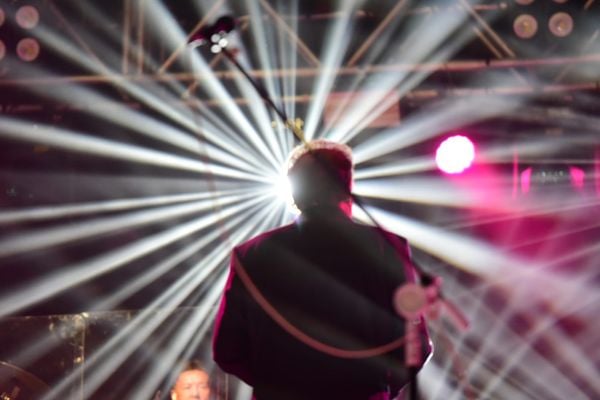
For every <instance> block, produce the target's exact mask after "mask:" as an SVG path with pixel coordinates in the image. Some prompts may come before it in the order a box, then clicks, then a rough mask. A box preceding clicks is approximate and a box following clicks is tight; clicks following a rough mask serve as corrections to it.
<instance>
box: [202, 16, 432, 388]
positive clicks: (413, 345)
mask: <svg viewBox="0 0 600 400" xmlns="http://www.w3.org/2000/svg"><path fill="white" fill-rule="evenodd" d="M231 29H233V27H230V28H228V30H227V31H225V32H222V33H220V34H223V35H224V34H225V33H226V32H228V31H229V30H231ZM227 43H228V42H225V44H224V45H220V44H219V49H218V51H217V52H219V51H220V52H222V53H223V54H224V55H225V57H227V59H228V60H229V61H230V62H231V63H232V64H233V65H234V66H235V67H236V69H237V70H238V71H239V72H241V73H242V75H243V76H244V77H245V78H246V79H247V80H248V82H249V83H250V84H251V85H252V86H253V87H254V89H255V90H256V91H257V93H258V94H259V95H260V97H261V98H262V99H263V101H264V102H265V103H266V104H267V105H268V106H269V107H270V108H271V110H273V111H274V112H275V113H276V114H277V115H278V116H279V118H280V119H281V120H282V122H283V123H284V124H285V125H286V126H287V127H288V128H289V129H290V130H291V131H292V133H293V134H294V135H295V136H296V138H297V139H298V140H299V141H300V142H301V143H303V144H307V142H306V139H305V137H304V133H303V131H302V129H301V128H300V127H298V126H297V125H296V124H295V123H293V122H291V121H290V120H289V118H288V116H287V114H286V113H285V110H284V109H283V108H279V107H277V105H276V104H275V103H274V102H273V100H272V99H271V98H270V97H269V94H268V93H267V91H266V90H265V88H264V87H262V86H261V85H260V84H259V83H258V82H257V81H256V80H255V79H254V78H253V77H252V76H250V74H249V73H248V72H247V71H246V69H245V68H244V67H243V66H242V65H241V64H240V63H239V62H238V60H236V58H235V56H234V54H233V53H232V52H231V51H229V50H228V49H227ZM213 53H216V52H215V51H213ZM348 194H349V195H350V197H351V198H352V201H353V202H354V204H356V205H357V206H358V207H359V208H360V209H361V210H362V211H363V212H364V213H365V215H366V216H367V217H368V219H369V220H370V221H371V222H372V223H373V225H374V226H375V227H376V228H377V229H379V230H380V231H383V228H382V226H381V224H379V222H377V220H376V219H375V218H374V217H373V215H372V214H371V213H370V212H369V211H368V210H367V209H366V207H365V206H364V204H363V202H362V200H361V199H360V198H359V197H358V196H356V195H355V194H354V193H352V192H349V193H348ZM383 236H384V238H386V240H387V241H388V242H390V244H392V243H391V239H389V238H388V237H387V236H386V235H385V234H384V235H383ZM406 262H410V264H411V265H412V267H413V268H414V270H415V272H417V273H418V274H419V275H420V276H422V277H425V280H429V279H431V276H430V275H429V274H426V273H424V272H423V271H422V269H421V268H420V267H419V266H417V265H416V264H415V263H413V262H411V260H407V261H406ZM405 319H406V333H405V340H406V343H405V358H406V360H405V363H406V366H407V369H408V373H409V378H410V379H409V384H408V385H409V400H418V397H419V395H418V380H417V374H418V372H419V368H420V366H421V364H422V359H421V358H422V347H421V340H420V338H421V335H420V334H421V332H420V331H419V329H420V326H421V323H424V320H423V317H422V316H421V314H420V313H419V315H418V317H416V318H415V317H412V318H408V317H406V318H405Z"/></svg>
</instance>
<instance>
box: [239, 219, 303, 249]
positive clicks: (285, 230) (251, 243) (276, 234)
mask: <svg viewBox="0 0 600 400" xmlns="http://www.w3.org/2000/svg"><path fill="white" fill-rule="evenodd" d="M294 230H295V224H294V223H291V224H288V225H284V226H280V227H278V228H274V229H271V230H269V231H266V232H263V233H261V234H260V235H257V236H254V237H253V238H252V239H249V240H247V241H245V242H243V243H241V244H239V245H237V246H236V247H235V251H236V253H237V254H238V255H241V256H243V255H246V254H248V253H249V252H251V251H253V250H256V249H259V248H261V247H264V246H265V245H266V244H268V243H271V242H273V241H277V240H284V238H285V237H287V236H290V234H292V233H293V231H294Z"/></svg>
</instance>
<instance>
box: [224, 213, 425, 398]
mask: <svg viewBox="0 0 600 400" xmlns="http://www.w3.org/2000/svg"><path fill="white" fill-rule="evenodd" d="M305 214H306V213H305ZM305 214H303V216H302V217H301V218H299V219H298V220H297V221H296V222H294V223H292V224H290V225H287V226H284V227H281V228H278V229H275V230H272V231H269V232H267V233H264V234H262V235H259V236H257V237H256V238H254V239H251V240H249V241H248V242H246V243H244V244H242V245H240V246H238V247H237V248H235V249H234V254H233V256H232V263H231V270H230V276H229V279H228V282H227V285H226V288H225V293H224V296H223V299H222V303H221V308H220V310H219V315H218V317H217V323H216V328H215V336H214V340H213V352H214V353H213V356H214V359H215V361H216V362H217V364H218V365H219V366H220V367H221V368H222V369H223V370H224V371H226V372H228V373H231V374H234V375H236V376H238V377H239V378H240V379H242V380H244V381H245V382H246V383H248V384H249V385H251V386H253V387H254V393H255V396H256V399H257V400H271V399H273V400H275V399H277V400H281V399H285V400H292V399H310V400H318V399H344V400H347V399H357V400H366V399H368V397H369V396H370V395H373V394H375V393H377V392H381V391H384V390H386V388H387V387H388V386H389V387H391V389H392V391H393V393H395V392H397V390H398V389H399V388H400V387H402V386H403V385H404V384H405V383H406V382H407V380H408V374H407V372H406V368H405V367H404V358H403V354H404V352H403V348H402V347H400V348H399V349H397V350H395V351H392V352H388V353H386V354H383V355H381V356H373V357H368V358H358V359H353V358H350V359H349V358H340V357H336V356H332V355H330V354H326V353H323V352H322V351H318V350H316V349H314V348H312V347H311V346H309V345H307V344H305V343H303V342H302V341H300V340H298V338H297V337H294V336H293V335H292V334H290V333H289V332H286V331H285V330H284V329H282V327H281V326H280V325H278V324H277V323H276V322H275V321H274V320H273V318H272V317H271V316H269V315H268V314H267V313H265V311H263V309H262V308H261V306H259V305H258V304H257V302H256V301H255V300H254V298H253V295H251V294H250V292H248V290H247V288H246V287H245V285H244V283H243V282H242V281H241V280H240V277H239V273H238V272H239V271H236V269H235V258H237V259H238V260H239V265H241V267H242V268H243V270H244V271H246V272H247V274H248V276H249V277H250V279H251V281H252V282H253V284H254V285H255V286H256V287H257V289H258V291H259V292H260V294H261V295H262V296H264V298H265V299H267V301H268V302H269V303H270V304H271V305H272V306H273V307H274V308H275V309H276V310H277V312H278V313H279V314H280V315H281V316H282V317H283V318H284V319H285V320H286V321H287V322H289V323H291V324H292V325H293V326H294V327H296V328H298V329H299V330H301V331H302V332H303V333H304V334H306V335H308V336H309V337H310V338H312V339H316V340H317V341H319V342H321V343H324V344H326V345H329V346H333V347H335V348H341V349H345V350H364V349H368V348H373V347H376V346H380V345H383V344H387V343H389V342H391V341H393V340H395V339H397V338H399V337H402V336H403V334H404V320H402V319H401V318H400V317H398V316H397V314H396V313H395V312H394V310H393V307H392V296H393V293H394V291H395V290H396V289H397V288H398V287H399V286H400V285H402V284H403V283H404V282H406V281H407V279H408V280H412V279H414V275H413V274H414V271H413V270H412V267H411V266H410V265H409V263H407V262H406V260H408V259H409V251H408V246H407V243H406V241H405V240H404V239H403V238H401V237H399V236H396V235H393V234H391V233H389V232H384V231H381V230H378V229H376V228H373V227H369V226H366V225H362V224H358V223H355V222H353V221H352V220H351V219H349V218H347V217H346V216H345V215H343V214H342V213H340V212H337V211H336V210H328V211H327V212H325V213H319V215H312V214H310V213H309V214H308V215H305ZM407 275H411V276H408V278H407Z"/></svg>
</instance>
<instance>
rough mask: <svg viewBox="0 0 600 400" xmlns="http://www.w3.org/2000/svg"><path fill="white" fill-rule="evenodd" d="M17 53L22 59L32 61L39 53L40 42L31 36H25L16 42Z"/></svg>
mask: <svg viewBox="0 0 600 400" xmlns="http://www.w3.org/2000/svg"><path fill="white" fill-rule="evenodd" d="M17 55H18V56H19V58H20V59H21V60H23V61H27V62H31V61H34V60H35V59H36V58H38V56H39V55H40V44H39V43H38V41H37V40H35V39H33V38H25V39H21V40H19V43H17Z"/></svg>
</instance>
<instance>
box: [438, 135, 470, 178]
mask: <svg viewBox="0 0 600 400" xmlns="http://www.w3.org/2000/svg"><path fill="white" fill-rule="evenodd" d="M474 159H475V146H474V145H473V142H471V140H469V138H467V137H466V136H462V135H455V136H451V137H449V138H448V139H446V140H444V141H443V142H442V143H441V144H440V145H439V147H438V148H437V151H436V153H435V161H436V163H437V166H438V168H439V169H440V170H442V171H443V172H445V173H447V174H459V173H461V172H463V171H464V170H466V169H467V168H469V167H470V166H471V164H472V163H473V160H474Z"/></svg>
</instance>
